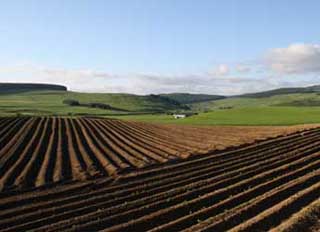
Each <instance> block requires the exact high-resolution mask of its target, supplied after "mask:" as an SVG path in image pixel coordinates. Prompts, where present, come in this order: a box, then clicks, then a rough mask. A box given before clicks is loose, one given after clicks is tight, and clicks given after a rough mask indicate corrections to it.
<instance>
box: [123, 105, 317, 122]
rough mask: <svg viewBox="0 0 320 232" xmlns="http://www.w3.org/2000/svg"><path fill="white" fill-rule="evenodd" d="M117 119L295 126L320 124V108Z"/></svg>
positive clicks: (269, 109)
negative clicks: (179, 117) (185, 116)
mask: <svg viewBox="0 0 320 232" xmlns="http://www.w3.org/2000/svg"><path fill="white" fill-rule="evenodd" d="M117 118H121V119H124V120H134V121H143V122H155V123H169V124H170V123H174V124H189V125H295V124H309V123H320V107H248V108H246V107H244V108H235V109H228V110H216V111H213V112H208V113H200V114H199V115H195V116H192V117H189V118H185V119H174V118H173V117H172V116H171V115H139V116H136V115H132V116H120V117H117Z"/></svg>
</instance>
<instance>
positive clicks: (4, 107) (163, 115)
mask: <svg viewBox="0 0 320 232" xmlns="http://www.w3.org/2000/svg"><path fill="white" fill-rule="evenodd" d="M0 87H1V85H0ZM21 87H25V86H24V85H20V86H18V85H13V86H9V88H8V86H5V85H3V86H2V90H1V91H0V116H17V115H60V116H66V115H68V116H92V115H93V116H100V117H113V118H120V119H124V120H135V121H144V122H156V123H174V124H190V125H293V124H307V123H320V92H314V93H309V92H305V93H290V94H287V93H284V90H281V91H280V90H279V91H280V92H281V94H277V95H271V96H269V95H270V92H265V93H260V94H258V95H257V96H256V97H252V96H251V97H248V96H245V97H243V96H242V97H241V96H238V97H229V98H224V99H219V98H221V96H215V95H199V94H169V95H166V96H165V97H164V96H159V95H146V96H139V95H133V94H111V93H79V92H72V91H58V90H55V91H53V90H41V88H42V87H41V86H35V88H39V90H37V91H35V90H32V91H29V90H26V89H23V88H21ZM49 87H50V86H49ZM285 90H286V91H289V90H290V91H292V90H291V89H289V90H287V89H285ZM275 91H276V90H275ZM279 91H276V92H277V93H278V92H279ZM300 91H301V90H300ZM266 96H267V97H266ZM66 99H72V100H76V101H79V102H80V103H81V104H83V105H82V106H69V105H66V104H64V103H63V101H64V100H66ZM212 99H216V100H212ZM177 101H180V103H179V102H177ZM197 101H204V102H197ZM183 102H192V104H189V105H188V106H189V107H190V108H191V109H192V111H193V112H198V113H199V114H198V115H195V116H192V117H188V118H185V119H174V118H173V116H172V115H169V113H173V112H185V110H186V107H185V105H184V104H183ZM88 103H103V104H107V105H109V106H111V107H112V108H111V109H112V110H111V109H110V108H109V109H99V108H92V107H89V106H88V105H86V104H88Z"/></svg>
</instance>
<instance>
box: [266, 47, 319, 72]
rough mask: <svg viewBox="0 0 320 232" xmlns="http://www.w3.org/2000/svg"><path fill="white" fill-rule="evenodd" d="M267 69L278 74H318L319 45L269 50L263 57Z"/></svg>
mask: <svg viewBox="0 0 320 232" xmlns="http://www.w3.org/2000/svg"><path fill="white" fill-rule="evenodd" d="M264 62H265V64H266V66H267V68H268V69H270V70H272V71H274V72H276V73H280V74H308V73H320V45H318V44H292V45H290V46H288V47H286V48H275V49H272V50H270V51H269V52H268V53H267V54H266V56H265V57H264Z"/></svg>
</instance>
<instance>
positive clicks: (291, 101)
mask: <svg viewBox="0 0 320 232" xmlns="http://www.w3.org/2000/svg"><path fill="white" fill-rule="evenodd" d="M190 106H191V108H192V109H193V110H196V111H210V110H216V109H219V108H221V107H233V108H242V107H246V108H247V107H266V106H298V107H308V106H319V107H320V95H319V93H297V94H283V95H275V96H271V97H259V98H249V97H233V98H225V99H221V100H216V101H207V102H200V103H195V104H191V105H190Z"/></svg>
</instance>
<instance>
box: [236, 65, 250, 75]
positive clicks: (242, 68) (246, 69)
mask: <svg viewBox="0 0 320 232" xmlns="http://www.w3.org/2000/svg"><path fill="white" fill-rule="evenodd" d="M236 70H237V71H238V72H239V73H242V74H244V73H249V72H250V71H251V68H250V67H249V66H248V65H244V64H238V65H236Z"/></svg>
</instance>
